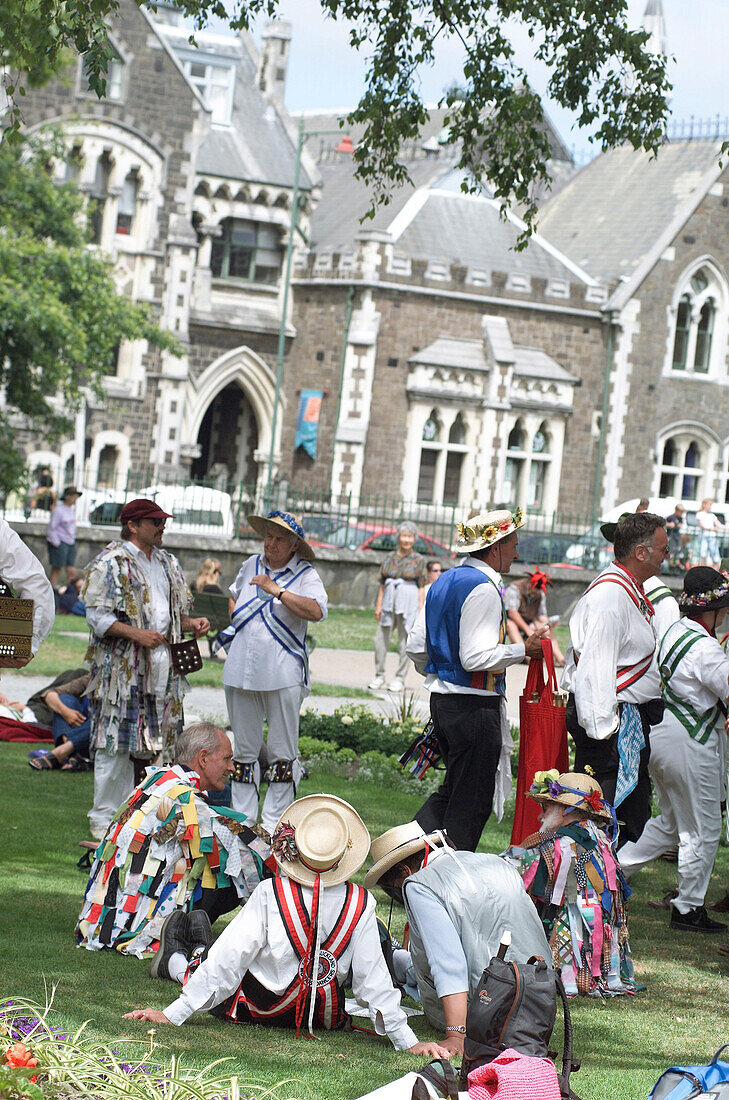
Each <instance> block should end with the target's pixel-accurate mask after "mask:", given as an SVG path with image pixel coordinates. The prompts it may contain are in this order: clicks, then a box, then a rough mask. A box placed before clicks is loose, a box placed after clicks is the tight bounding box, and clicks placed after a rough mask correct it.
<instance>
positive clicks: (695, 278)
mask: <svg viewBox="0 0 729 1100" xmlns="http://www.w3.org/2000/svg"><path fill="white" fill-rule="evenodd" d="M725 302H726V293H725V287H724V286H723V281H722V280H721V279H720V277H719V275H718V273H717V272H716V271H715V270H714V268H713V267H712V266H711V265H709V264H708V263H705V264H702V266H700V267H699V268H698V270H697V271H695V272H694V273H693V274H692V275H691V276H690V277H689V278H688V279H687V281H686V285H685V289H684V291H683V293H682V294H681V297H680V298H679V299H678V302H677V304H676V313H675V320H674V329H673V345H672V352H671V359H670V367H671V370H673V371H683V372H686V373H693V374H710V373H714V374H716V373H717V371H718V369H719V363H718V360H717V355H718V354H719V353H718V352H717V348H720V347H721V339H722V332H719V333H718V334H717V332H716V329H717V323H721V316H722V310H724V312H725V306H724V305H723V303H725ZM722 331H723V330H722ZM712 357H713V358H712ZM712 367H713V371H712Z"/></svg>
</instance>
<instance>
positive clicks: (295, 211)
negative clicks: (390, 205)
mask: <svg viewBox="0 0 729 1100" xmlns="http://www.w3.org/2000/svg"><path fill="white" fill-rule="evenodd" d="M305 137H306V132H305V130H304V119H303V117H302V118H300V119H299V139H298V142H297V144H296V163H295V165H294V193H293V195H292V197H291V220H290V222H289V239H288V243H287V246H286V267H285V270H284V285H283V300H282V302H281V323H280V324H279V326H278V349H277V352H276V388H275V390H274V394H273V417H272V419H271V447H270V449H269V452H268V476H267V479H266V501H265V506H266V508H267V507H268V505H269V502H270V500H271V485H272V483H273V460H274V454H275V450H276V427H277V423H278V402H279V397H280V394H281V379H282V376H283V363H284V352H285V350H286V314H287V312H288V304H289V287H290V285H291V260H292V257H293V254H294V237H295V236H296V227H297V225H298V221H299V177H300V175H301V152H302V149H303V148H304V139H305Z"/></svg>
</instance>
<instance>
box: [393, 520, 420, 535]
mask: <svg viewBox="0 0 729 1100" xmlns="http://www.w3.org/2000/svg"><path fill="white" fill-rule="evenodd" d="M403 531H405V532H406V533H407V534H408V535H417V533H418V525H417V523H413V521H412V520H411V519H406V520H403V522H402V523H401V524H400V525H399V527H398V529H397V534H398V538H399V536H400V535H401V534H402V533H403Z"/></svg>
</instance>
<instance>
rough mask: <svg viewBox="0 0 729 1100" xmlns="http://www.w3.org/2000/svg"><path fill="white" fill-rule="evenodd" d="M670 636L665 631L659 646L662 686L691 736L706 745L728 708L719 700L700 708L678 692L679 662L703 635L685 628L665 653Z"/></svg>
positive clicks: (667, 702)
mask: <svg viewBox="0 0 729 1100" xmlns="http://www.w3.org/2000/svg"><path fill="white" fill-rule="evenodd" d="M667 637H668V632H666V634H664V635H663V638H662V640H661V643H660V645H659V646H658V672H659V674H660V677H661V690H662V692H663V698H664V700H665V703H666V707H667V709H668V710H670V712H671V714H673V715H675V717H676V718H678V720H679V722H680V723H681V725H682V726H683V727H684V729H685V730H686V732H687V733H688V735H689V737H693V738H694V740H695V741H698V742H699V744H701V745H704V744H705V743H706V742H707V741H708V739H709V735H710V734H711V731H712V730H713V728H714V726H715V725H716V722H717V720H718V719H719V717H720V716H721V715H722V714H726V709H725V708H724V706H723V705H722V703H721V702H719V701H717V702H716V704H715V705H714V706H713V707H712V708H711V709H710V710H706V711H703V712H699V711H697V710H696V709H695V707H692V706H691V704H690V703H687V702H686V700H685V699H681V698H680V697H679V696H678V695H676V693H675V691H673V690H672V688H671V685H670V681H671V677H672V676H673V674H674V672H675V671H676V669H677V668H678V666H679V664H680V663H681V661H682V660H683V658H684V657H685V656H686V654H687V653H688V651H689V650H690V649H691V646H692V645H694V644H695V643H696V642H699V641H701V637H702V636H701V634H698V633H696V631H694V630H684V631H683V632H682V633H681V634H679V636H678V638H677V639H676V641H675V642H674V643H673V645H672V646H671V647H670V649H669V650H668V652H667V653H666V652H665V648H666V647H665V641H666V638H667Z"/></svg>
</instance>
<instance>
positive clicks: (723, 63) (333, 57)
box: [279, 0, 729, 150]
mask: <svg viewBox="0 0 729 1100" xmlns="http://www.w3.org/2000/svg"><path fill="white" fill-rule="evenodd" d="M645 6H646V0H629V10H630V17H631V26H633V27H638V26H639V25H641V19H642V14H643V12H644V10H645ZM279 10H280V18H282V19H287V20H288V21H289V22H290V23H291V24H292V27H293V38H292V45H291V54H290V61H289V72H288V77H287V94H286V105H287V107H288V108H289V110H292V111H298V110H304V109H314V108H317V107H318V108H325V109H334V108H336V109H341V108H345V107H353V106H354V105H355V104H356V103H357V101H358V99H359V97H360V95H361V93H362V89H363V84H364V73H365V58H364V57H362V56H360V55H359V54H358V53H357V51H355V50H353V49H352V48H351V47H350V45H349V42H348V33H347V27H346V24H344V23H339V22H337V23H335V22H334V21H332V20H330V19H326V18H325V17H324V15H323V13H322V9H321V6H320V3H319V0H280V9H279ZM663 10H664V14H665V20H666V32H667V45H668V54H669V56H670V55H672V56H673V59H672V60H671V62H670V68H669V72H670V77H671V80H672V83H673V86H674V90H673V93H672V103H671V109H672V114H673V117H674V119H678V120H684V119H685V120H687V121H688V119H689V118H690V116H691V115H694V116H695V117H697V118H698V117H700V118H705V117H709V116H712V117H713V116H715V115H716V114H717V113H718V114H721V116H722V119H723V118H724V116H725V115H729V65H727V60H726V59H727V56H728V55H729V48H728V47H729V19H727V11H728V10H729V0H663ZM513 42H514V44H515V47H516V50H517V60H518V61H519V62H520V63H521V64H522V65H523V66H524V68H525V70H526V72H527V75H528V76H529V79H530V82H531V84H532V86H533V87H534V88H535V89H536V90H537V91H538V92H539V93H540V94H543V91H544V88H545V86H546V79H545V70H544V68H543V67H540V66H539V65H538V64H537V62H535V61H534V60H533V58H532V56H531V53H530V51H529V41H528V38H527V36H526V34H525V33H524V32H523V31H521V30H519V29H517V30H516V31H515V34H514V37H513ZM460 56H461V54H460V50H459V49H458V47H457V46H456V45H455V44H454V43H452V42H450V43H449V42H445V43H443V45H442V46H441V48H440V50H439V53H438V56H437V58H436V62H435V64H434V66H433V67H432V68H430V69H426V70H425V71H423V72H422V74H421V86H422V94H423V97H424V99H425V101H426V103H434V102H436V101H437V100H438V99H439V97H440V95H441V94H442V91H443V88H444V87H445V86H446V85H448V84H449V83H451V82H452V81H453V80H454V79H455V78H457V77H458V75H459V73H460ZM546 108H547V111H548V113H549V115H550V117H551V118H552V121H553V122H554V123H555V125H556V127H557V129H558V131H559V132H560V134H561V136H562V138H563V140H564V141H565V143H566V145H567V146H568V147H574V148H576V149H577V150H580V149H583V148H585V147H586V146H587V142H586V140H585V136H584V135H582V134H580V132H579V130H577V129H576V128H574V126H573V119H572V118H571V117H570V115H569V114H568V112H566V111H564V110H563V109H562V108H560V107H558V106H556V105H555V104H552V103H550V102H549V101H548V100H547V101H546ZM724 132H726V131H724Z"/></svg>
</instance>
